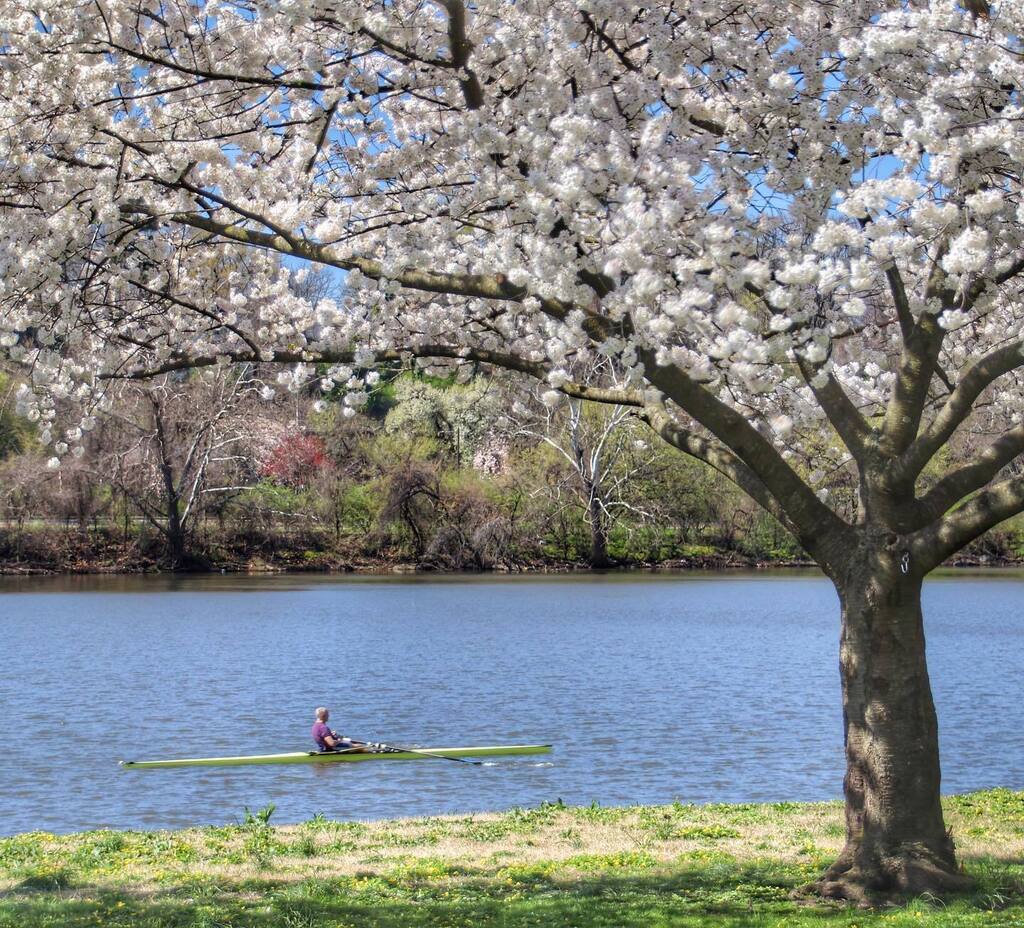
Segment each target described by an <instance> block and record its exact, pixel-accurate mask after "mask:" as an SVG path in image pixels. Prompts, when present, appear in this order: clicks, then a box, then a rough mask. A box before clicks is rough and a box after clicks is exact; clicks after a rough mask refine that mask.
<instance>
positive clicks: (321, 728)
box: [313, 720, 331, 751]
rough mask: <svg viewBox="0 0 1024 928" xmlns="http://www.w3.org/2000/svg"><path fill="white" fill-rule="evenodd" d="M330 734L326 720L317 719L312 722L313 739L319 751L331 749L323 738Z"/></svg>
mask: <svg viewBox="0 0 1024 928" xmlns="http://www.w3.org/2000/svg"><path fill="white" fill-rule="evenodd" d="M330 734H331V729H330V728H329V727H328V725H327V723H326V722H321V721H319V720H317V721H316V722H314V723H313V740H314V741H315V742H316V744H317V747H318V748H320V750H321V751H329V750H331V748H330V746H329V745H328V744H327V742H326V741H324V738H326V737H328V736H329V735H330Z"/></svg>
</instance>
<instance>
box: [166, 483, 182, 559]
mask: <svg viewBox="0 0 1024 928" xmlns="http://www.w3.org/2000/svg"><path fill="white" fill-rule="evenodd" d="M167 504H168V508H167V554H168V557H169V558H170V562H171V568H172V569H177V568H178V567H180V566H181V565H182V563H183V562H184V560H185V527H184V526H183V525H182V523H181V516H180V515H179V514H178V501H177V499H169V500H168V501H167Z"/></svg>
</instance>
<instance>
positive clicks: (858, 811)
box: [813, 547, 971, 903]
mask: <svg viewBox="0 0 1024 928" xmlns="http://www.w3.org/2000/svg"><path fill="white" fill-rule="evenodd" d="M852 561H853V564H852V566H851V569H850V570H849V571H848V572H847V573H846V574H845V575H844V576H842V577H840V578H838V579H836V578H834V579H836V587H837V589H838V592H839V598H840V602H841V605H842V632H841V641H840V673H841V677H842V689H843V723H844V738H845V745H846V777H845V779H844V781H843V792H844V794H845V798H846V845H845V847H844V848H843V851H842V853H841V854H840V855H839V858H838V859H837V860H836V862H835V863H834V864H833V865H832V866H831V867H830V868H829V870H828V871H827V872H826V873H825V874H824V875H823V876H822V878H821V879H820V880H819V881H818V882H817V883H816V884H814V887H813V888H814V890H815V891H817V892H820V893H821V894H822V895H825V896H830V897H835V898H843V899H851V900H854V901H858V902H864V903H875V902H879V901H885V900H887V899H893V898H897V897H906V896H908V895H917V894H920V893H923V892H931V893H942V892H949V891H955V890H962V889H965V888H967V887H969V886H970V883H971V881H970V880H969V878H968V877H967V876H965V875H964V874H963V873H962V872H961V871H960V870H959V869H958V867H957V863H956V856H955V853H954V845H953V839H952V837H951V835H950V834H949V832H947V830H946V827H945V823H944V821H943V817H942V806H941V804H940V801H939V783H940V770H939V742H938V725H937V722H936V716H935V705H934V703H933V701H932V692H931V685H930V683H929V680H928V668H927V664H926V661H925V638H924V623H923V617H922V612H921V581H922V577H920V576H919V575H917V574H915V572H914V571H913V569H912V567H911V565H909V564H908V563H907V562H906V561H905V560H904V558H903V553H902V552H901V551H899V550H898V547H896V548H893V549H888V548H884V547H880V548H879V549H878V550H876V551H875V552H873V553H868V554H867V555H865V553H864V552H863V551H860V552H857V553H856V554H854V555H853V557H852ZM904 568H905V569H906V573H904Z"/></svg>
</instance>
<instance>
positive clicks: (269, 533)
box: [0, 366, 1024, 570]
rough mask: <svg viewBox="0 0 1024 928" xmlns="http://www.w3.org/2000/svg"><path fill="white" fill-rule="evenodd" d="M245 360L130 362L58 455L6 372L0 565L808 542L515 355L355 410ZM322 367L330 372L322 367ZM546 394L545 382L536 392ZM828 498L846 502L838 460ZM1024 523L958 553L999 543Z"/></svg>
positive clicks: (382, 557) (711, 550) (629, 418)
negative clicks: (157, 372) (129, 377)
mask: <svg viewBox="0 0 1024 928" xmlns="http://www.w3.org/2000/svg"><path fill="white" fill-rule="evenodd" d="M269 376H271V372H268V371H263V370H260V369H258V368H257V367H255V366H250V367H244V368H241V369H239V368H226V367H225V368H223V369H220V368H216V369H213V370H209V371H203V372H191V373H184V374H175V375H168V376H165V377H163V378H160V379H157V380H155V381H152V382H146V383H142V384H127V385H125V386H123V387H121V388H120V389H119V390H118V391H117V392H116V393H115V394H114V395H113V397H112V402H111V405H110V408H109V409H108V410H107V411H106V412H105V414H103V415H102V416H98V417H97V418H96V420H95V423H94V425H93V428H92V429H91V431H90V432H89V433H88V434H87V435H86V436H85V439H84V441H83V442H82V444H81V448H82V450H81V452H80V453H78V454H77V456H76V455H73V454H72V455H68V456H67V457H66V458H65V459H64V461H63V463H62V464H61V466H60V467H56V468H51V467H49V466H48V460H49V458H50V456H51V455H52V449H51V448H48V447H46V446H44V445H43V444H42V443H41V441H40V439H39V434H38V432H39V429H38V427H37V425H36V424H35V423H33V422H31V421H29V420H28V419H25V418H22V417H19V416H18V415H16V414H15V412H14V404H13V401H12V396H13V393H14V389H15V387H16V385H17V378H16V377H15V376H13V375H12V374H6V375H4V376H3V379H2V381H0V397H2V404H0V558H2V559H3V561H4V562H5V564H6V566H7V567H8V569H18V568H19V567H20V568H24V569H28V568H32V567H48V568H53V569H94V568H100V569H116V568H123V569H137V568H140V567H141V568H152V567H164V568H202V567H218V566H229V567H245V566H250V565H252V564H253V563H260V562H264V563H268V564H277V565H280V566H290V567H296V566H305V567H309V568H327V567H345V566H353V565H354V566H373V565H374V564H382V565H384V564H395V563H413V564H416V565H418V566H421V567H425V568H433V569H494V568H500V569H511V570H515V569H521V568H525V567H530V566H542V565H554V564H589V565H591V566H597V567H611V566H615V565H627V564H664V563H671V562H679V561H684V562H691V563H692V562H698V563H700V562H709V563H714V562H718V561H723V560H726V561H727V560H730V559H731V560H735V561H738V562H743V561H747V560H756V561H791V560H798V559H801V558H802V557H803V552H802V551H801V550H800V548H799V546H798V545H797V544H796V542H795V541H794V540H793V538H792V536H791V535H790V534H789V533H788V532H787V531H786V530H785V529H784V528H783V527H782V526H781V525H779V523H778V522H776V521H775V519H773V518H772V517H771V516H770V515H768V514H767V513H765V512H764V511H763V510H760V509H759V507H757V506H756V505H755V504H753V503H752V502H751V501H750V500H749V499H748V498H747V497H746V496H745V495H744V494H743V493H741V492H740V491H739V490H737V489H736V488H735V487H734V486H733V485H732V484H730V483H728V482H727V481H725V480H724V479H722V478H721V477H719V476H718V475H717V474H715V473H714V472H713V471H711V470H710V469H709V468H706V467H704V466H702V465H701V464H699V463H697V462H692V461H690V460H689V459H684V458H682V457H681V455H679V453H678V452H677V451H675V450H674V449H672V448H671V447H669V446H668V445H665V444H663V443H660V442H652V441H651V438H650V431H649V429H647V428H646V426H645V425H644V424H643V423H641V422H639V421H638V420H637V419H636V417H635V416H634V415H632V414H631V412H630V411H629V410H626V409H622V408H617V407H609V406H604V405H597V404H591V403H587V402H583V401H578V400H568V399H566V398H561V399H559V400H558V401H557V402H553V401H552V400H553V398H552V397H550V396H545V395H538V394H537V393H536V392H534V391H533V389H532V388H531V387H529V385H524V384H523V383H522V382H520V381H518V380H516V379H514V378H513V377H511V376H494V375H491V376H489V377H487V378H483V377H469V378H468V379H467V377H466V376H464V375H463V376H462V377H461V378H460V379H458V380H457V379H456V377H455V375H454V374H449V375H446V376H430V375H427V374H423V373H413V372H410V371H399V370H395V369H383V370H381V371H380V379H379V381H378V383H377V386H376V387H375V388H374V390H373V391H372V392H371V393H370V394H369V395H368V396H367V397H366V402H365V404H364V405H363V406H362V408H361V410H360V411H359V412H355V413H354V411H353V409H352V408H351V407H349V406H346V405H345V404H344V402H343V400H344V396H343V394H342V393H341V392H340V391H339V390H338V388H336V387H331V386H330V385H325V384H322V383H320V382H318V381H314V382H311V383H307V384H303V385H300V386H299V387H297V388H296V386H295V385H294V384H293V385H291V389H290V390H284V389H278V390H275V389H273V388H272V387H269V386H268V385H267V377H269ZM325 386H326V389H325ZM545 401H547V402H545ZM831 492H832V493H833V494H834V498H836V499H838V498H841V497H842V496H843V494H845V495H846V497H847V500H846V501H847V504H848V505H850V506H855V505H856V499H855V492H854V489H853V487H852V486H846V485H844V477H843V474H841V473H840V474H837V475H835V478H834V479H833V480H832V488H831ZM1022 553H1024V532H1022V531H1021V530H1020V529H1019V528H1018V527H1017V526H1016V525H1013V524H1011V525H1010V526H1008V527H1005V528H1004V529H1003V530H1001V531H1000V532H998V533H991V534H990V535H989V536H988V537H986V538H985V539H983V540H982V541H981V542H979V543H978V544H976V545H975V546H974V548H973V549H972V550H971V551H970V552H969V554H968V557H971V558H986V557H987V558H994V559H1013V558H1016V557H1018V556H1020V555H1021V554H1022Z"/></svg>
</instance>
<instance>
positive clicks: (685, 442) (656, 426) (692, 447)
mask: <svg viewBox="0 0 1024 928" xmlns="http://www.w3.org/2000/svg"><path fill="white" fill-rule="evenodd" d="M637 418H639V419H641V420H642V421H643V422H646V423H647V424H648V425H649V426H650V427H651V428H652V429H653V430H654V431H655V432H657V433H658V435H660V436H661V438H663V439H664V440H665V441H666V442H668V443H669V444H670V445H672V446H673V447H674V448H678V449H679V450H680V451H682V452H684V453H685V454H688V455H689V456H690V457H692V458H696V459H697V460H698V461H702V462H703V463H704V464H707V465H708V466H709V467H712V468H713V469H714V470H716V471H718V473H720V474H721V475H722V476H723V477H726V478H728V479H729V480H730V481H732V482H733V483H734V484H736V486H738V487H739V488H740V489H741V490H743V492H744V493H746V494H747V496H749V497H750V498H751V499H753V500H754V501H755V502H757V503H758V504H759V505H761V506H763V507H764V508H765V509H766V510H767V511H768V512H770V513H771V514H772V515H773V516H775V518H776V519H778V520H779V521H780V522H781V523H782V524H783V525H785V526H786V528H787V529H789V530H790V531H791V532H793V533H794V534H797V533H798V530H797V527H796V526H795V525H794V524H793V523H792V522H791V521H790V519H789V517H788V516H787V515H786V513H785V510H783V508H782V507H781V506H780V505H779V503H778V501H777V500H776V499H775V498H774V497H773V496H772V495H771V493H770V492H769V491H768V488H767V487H766V486H765V485H764V484H763V483H762V482H761V481H760V480H759V479H758V477H757V475H756V474H754V472H753V471H751V470H750V468H749V467H747V466H746V465H745V464H744V463H743V462H742V461H741V460H740V459H739V458H738V457H736V455H735V454H733V453H732V452H731V451H730V450H729V449H728V448H726V447H725V446H724V445H722V444H719V443H718V442H715V441H710V440H709V439H706V438H702V437H700V436H699V435H695V434H694V433H693V432H691V431H690V430H689V429H686V428H683V426H681V425H680V424H679V423H678V422H676V421H675V419H673V418H672V417H671V416H670V415H669V414H668V413H667V412H666V411H665V410H664V409H663V408H660V407H657V406H646V407H644V408H643V409H642V410H641V411H640V412H639V413H637Z"/></svg>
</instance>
